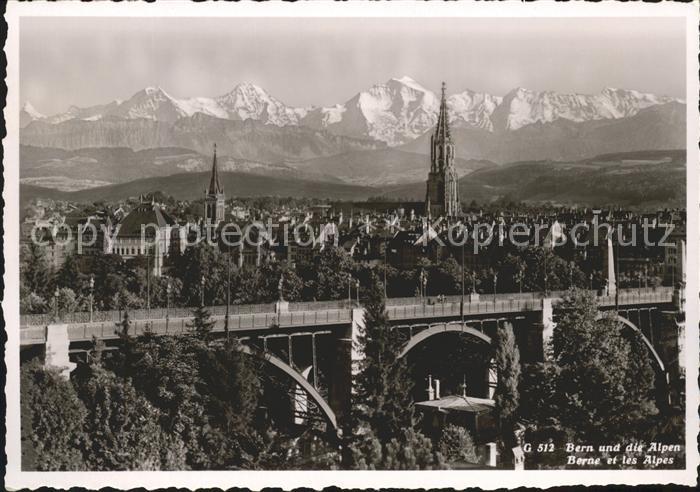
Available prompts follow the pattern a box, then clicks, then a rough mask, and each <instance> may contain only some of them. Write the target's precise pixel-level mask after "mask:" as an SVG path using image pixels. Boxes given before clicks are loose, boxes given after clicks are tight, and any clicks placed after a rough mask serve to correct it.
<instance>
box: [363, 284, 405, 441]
mask: <svg viewBox="0 0 700 492" xmlns="http://www.w3.org/2000/svg"><path fill="white" fill-rule="evenodd" d="M364 308H365V316H364V328H362V329H361V330H360V334H359V336H358V345H359V347H358V349H359V350H361V351H362V353H363V354H364V359H363V360H362V362H361V365H360V373H359V374H358V376H357V378H356V379H355V384H356V386H357V401H360V402H362V405H361V408H359V409H358V410H359V411H360V418H361V420H363V421H365V422H366V423H367V424H368V425H369V426H370V428H371V429H372V430H373V431H374V433H375V435H376V436H377V438H378V439H379V440H380V441H381V442H383V443H385V442H388V441H389V440H390V439H392V438H393V437H397V436H399V435H400V434H401V432H402V431H403V429H406V428H408V427H412V426H413V423H414V422H413V405H412V403H413V402H412V400H411V396H410V395H411V389H412V387H413V383H412V382H411V381H410V379H409V378H408V367H407V362H406V359H404V358H399V352H400V350H401V346H402V345H403V340H402V338H401V335H400V333H399V331H398V330H393V329H391V325H390V324H389V318H388V316H387V313H386V308H385V305H384V292H383V289H382V286H381V284H380V282H379V279H378V278H377V277H374V278H373V279H372V284H371V286H370V289H369V292H368V295H367V299H366V301H365V304H364Z"/></svg>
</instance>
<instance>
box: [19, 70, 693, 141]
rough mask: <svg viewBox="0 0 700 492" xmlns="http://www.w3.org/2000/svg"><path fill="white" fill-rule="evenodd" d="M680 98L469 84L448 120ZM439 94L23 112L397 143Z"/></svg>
mask: <svg viewBox="0 0 700 492" xmlns="http://www.w3.org/2000/svg"><path fill="white" fill-rule="evenodd" d="M672 101H676V102H683V101H681V100H678V99H675V98H671V97H667V96H657V95H654V94H646V93H640V92H637V91H634V90H627V89H611V88H606V89H604V90H603V91H602V92H601V93H600V94H595V95H587V94H559V93H555V92H537V91H531V90H527V89H523V88H517V89H514V90H512V91H510V92H509V93H508V94H506V95H505V96H503V97H499V96H494V95H491V94H486V93H479V92H474V91H471V90H464V91H463V92H458V93H453V94H451V95H449V96H448V98H447V104H448V107H449V109H450V120H451V121H452V124H453V125H454V126H455V127H456V128H460V127H461V128H478V129H482V130H487V131H489V132H501V131H510V130H517V129H519V128H522V127H524V126H527V125H530V124H533V123H548V122H552V121H554V120H557V119H566V120H571V121H575V122H583V121H591V120H602V119H618V118H625V117H629V116H633V115H635V114H637V113H638V112H639V111H640V110H641V109H644V108H647V107H650V106H654V105H659V104H665V103H668V102H672ZM439 104H440V99H439V95H437V94H435V93H434V92H432V91H430V90H428V89H426V88H425V87H423V86H422V85H420V84H419V83H418V82H416V81H415V80H413V79H412V78H410V77H407V76H404V77H401V78H392V79H390V80H388V81H387V82H385V83H381V84H376V85H374V86H372V87H370V88H369V89H367V90H363V91H361V92H359V93H358V94H356V95H355V96H353V97H352V98H350V99H349V100H348V101H346V102H345V103H342V104H336V105H334V106H330V107H303V108H299V107H292V106H288V105H286V104H285V103H283V102H282V101H280V100H279V99H277V98H275V97H274V96H272V95H271V94H269V93H268V92H267V91H265V90H264V89H263V88H261V87H259V86H257V85H254V84H250V83H242V84H239V85H237V86H236V87H234V89H233V90H232V91H231V92H229V93H227V94H224V95H222V96H219V97H213V98H211V97H194V98H189V99H178V98H176V97H173V96H171V95H170V94H168V93H167V92H166V91H165V90H163V89H161V88H160V87H148V88H146V89H143V90H141V91H139V92H137V93H136V94H134V95H133V96H132V97H131V98H129V99H128V100H126V101H119V100H115V101H112V102H110V103H107V104H103V105H97V106H91V107H88V108H78V107H75V106H72V107H70V108H69V109H68V111H66V112H64V113H61V114H57V115H53V116H44V115H43V114H41V113H40V112H39V111H37V110H36V109H35V108H34V107H33V106H32V105H31V103H29V102H26V103H25V105H24V107H23V108H22V111H21V115H20V125H21V126H22V127H25V126H27V125H29V124H30V123H31V122H32V121H41V122H44V123H49V124H59V123H62V122H65V121H68V120H73V119H79V120H84V121H94V120H100V119H106V118H120V119H147V120H155V121H158V122H163V123H169V124H171V123H174V122H175V121H177V120H178V119H180V118H183V117H189V116H193V115H194V114H196V113H203V114H206V115H208V116H213V117H216V118H222V119H228V120H236V121H241V120H247V119H252V120H256V121H259V122H261V123H263V124H266V125H275V126H278V127H284V126H307V127H310V128H313V129H317V130H320V129H325V130H328V131H330V132H331V133H334V134H338V135H345V136H351V137H359V138H369V139H374V140H378V141H381V142H385V143H387V144H388V145H391V146H396V145H401V144H404V143H407V142H410V141H412V140H414V139H416V138H417V137H419V136H421V135H422V134H424V133H425V132H426V131H428V130H429V129H430V128H432V127H433V126H434V125H435V123H436V121H437V113H438V109H439Z"/></svg>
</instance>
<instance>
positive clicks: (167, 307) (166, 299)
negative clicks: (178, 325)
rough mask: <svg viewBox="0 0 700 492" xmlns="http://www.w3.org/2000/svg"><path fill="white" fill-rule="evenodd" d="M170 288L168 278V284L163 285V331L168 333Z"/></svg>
mask: <svg viewBox="0 0 700 492" xmlns="http://www.w3.org/2000/svg"><path fill="white" fill-rule="evenodd" d="M171 290H172V286H171V285H170V278H168V283H167V284H165V331H166V333H167V331H168V325H169V324H170V291H171Z"/></svg>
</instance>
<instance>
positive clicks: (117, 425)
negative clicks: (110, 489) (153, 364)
mask: <svg viewBox="0 0 700 492" xmlns="http://www.w3.org/2000/svg"><path fill="white" fill-rule="evenodd" d="M76 379H77V383H78V384H77V385H78V395H79V396H80V399H81V400H82V401H83V403H84V404H85V407H86V408H87V410H88V413H87V417H86V419H85V427H84V428H85V432H86V434H87V435H88V436H89V437H90V447H89V449H88V450H87V452H86V454H85V460H86V464H87V468H88V469H89V470H158V469H161V467H162V460H161V449H165V442H167V441H166V439H165V438H164V436H163V435H162V431H161V428H160V426H159V425H158V417H159V414H158V410H157V409H155V408H154V407H153V406H152V405H151V404H150V403H149V402H148V400H146V399H145V398H144V397H143V396H140V395H139V394H137V392H136V390H135V389H134V387H133V385H132V384H131V382H130V381H129V380H126V381H125V380H121V379H119V378H117V377H116V376H115V375H114V373H112V372H110V371H108V370H106V369H104V368H102V367H100V366H97V365H93V366H91V367H89V368H85V369H84V371H83V372H82V374H81V375H80V376H79V377H77V378H76Z"/></svg>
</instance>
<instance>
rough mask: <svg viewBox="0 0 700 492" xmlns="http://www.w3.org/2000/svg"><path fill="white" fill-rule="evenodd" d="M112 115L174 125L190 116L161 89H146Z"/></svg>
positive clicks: (112, 112) (132, 97)
mask: <svg viewBox="0 0 700 492" xmlns="http://www.w3.org/2000/svg"><path fill="white" fill-rule="evenodd" d="M110 115H112V116H118V117H121V118H126V119H137V118H144V119H149V120H156V121H164V122H167V123H173V122H175V121H176V120H177V119H179V118H181V117H183V116H188V113H187V111H186V110H185V109H184V108H183V107H182V105H181V104H180V103H179V102H178V101H177V100H176V99H174V98H173V97H171V96H170V95H169V94H168V93H167V92H165V91H164V90H163V89H161V88H160V87H146V88H145V89H143V90H141V91H139V92H137V93H136V94H134V95H133V96H131V98H129V99H128V100H126V101H124V102H123V103H122V104H120V105H118V106H117V107H116V108H115V109H114V110H113V111H111V112H110Z"/></svg>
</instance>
